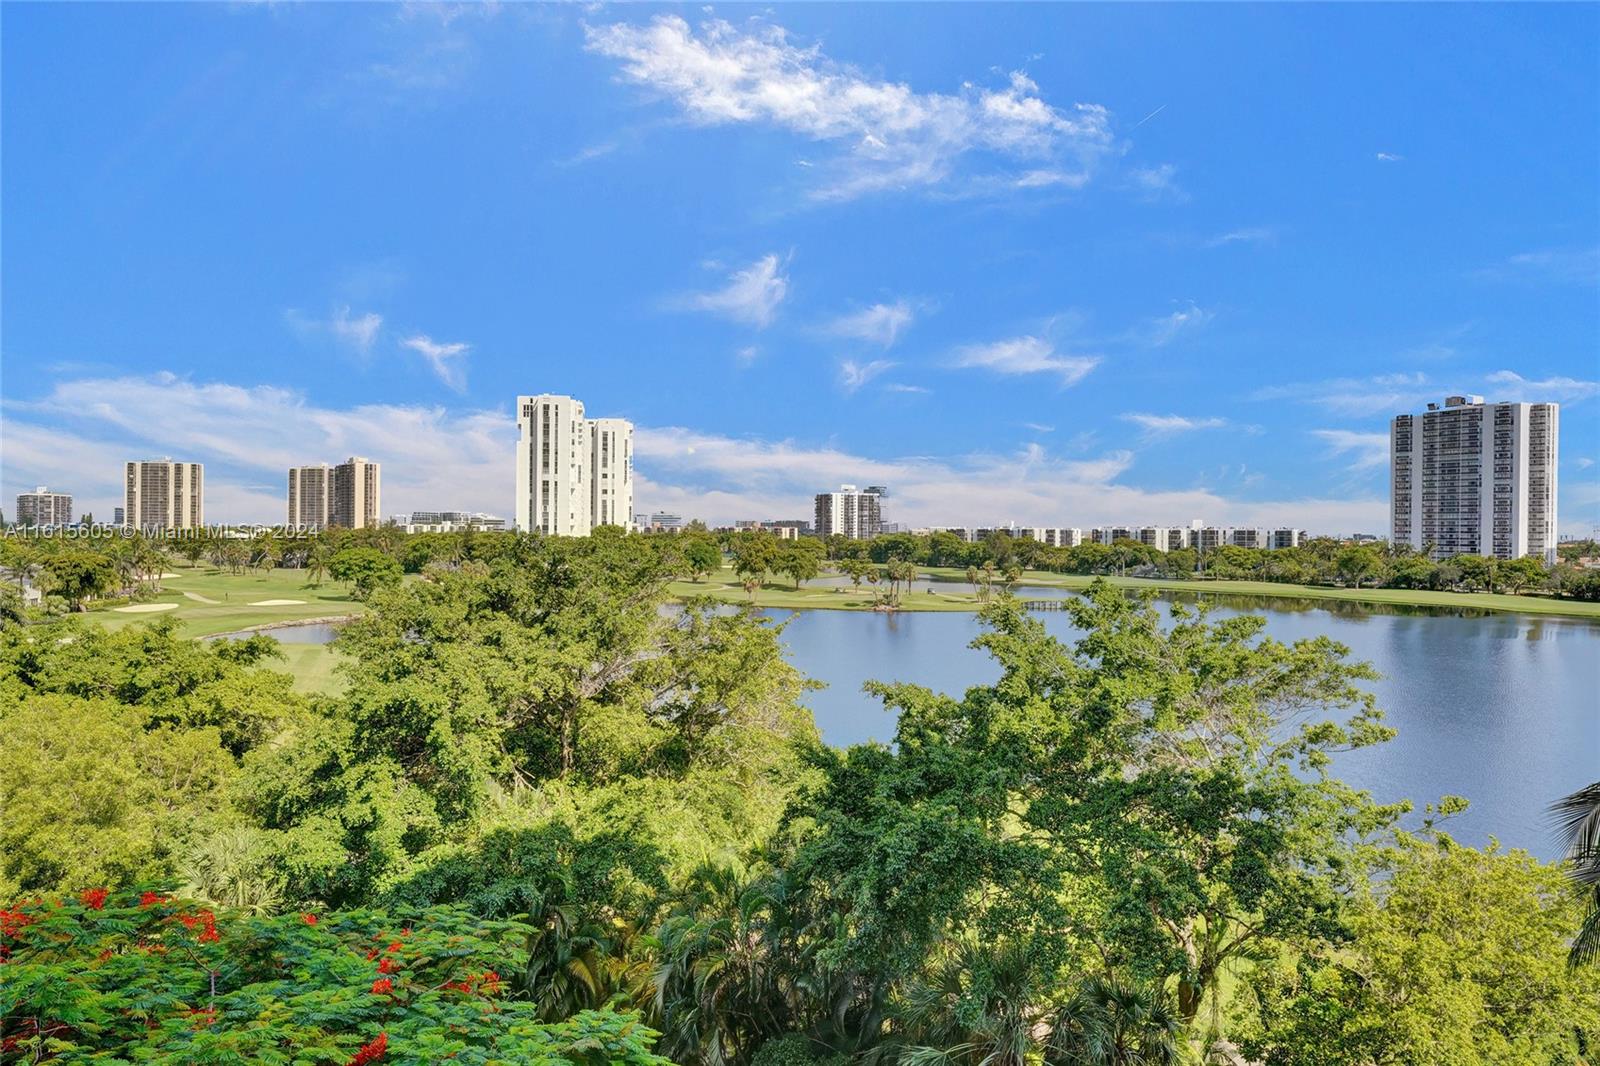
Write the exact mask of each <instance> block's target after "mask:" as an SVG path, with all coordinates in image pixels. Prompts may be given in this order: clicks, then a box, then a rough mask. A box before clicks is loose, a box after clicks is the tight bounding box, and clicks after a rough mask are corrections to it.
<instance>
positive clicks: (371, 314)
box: [284, 304, 383, 355]
mask: <svg viewBox="0 0 1600 1066" xmlns="http://www.w3.org/2000/svg"><path fill="white" fill-rule="evenodd" d="M284 318H286V319H287V320H288V322H289V325H290V326H291V327H292V328H293V329H294V330H295V332H297V333H300V334H301V335H303V336H309V335H313V334H323V335H326V336H330V337H332V338H333V339H334V340H336V341H338V342H339V343H340V344H343V345H344V346H346V347H348V348H351V349H353V350H354V351H356V352H359V353H360V354H362V355H365V354H367V353H368V352H370V351H371V350H372V342H373V341H375V340H377V339H378V331H379V330H381V329H382V328H383V316H382V315H380V314H378V313H377V312H375V311H368V312H366V313H364V314H359V315H358V314H354V313H352V312H351V310H350V307H349V305H348V304H346V305H345V306H343V307H338V308H335V309H334V312H333V314H331V315H329V316H328V317H327V318H325V319H318V318H309V317H307V316H306V315H303V314H301V313H300V312H299V311H296V310H294V309H293V308H290V309H289V310H288V311H285V312H284Z"/></svg>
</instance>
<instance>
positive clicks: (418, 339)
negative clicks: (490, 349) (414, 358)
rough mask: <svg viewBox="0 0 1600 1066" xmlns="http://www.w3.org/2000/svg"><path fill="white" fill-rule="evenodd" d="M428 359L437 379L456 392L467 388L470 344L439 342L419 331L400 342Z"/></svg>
mask: <svg viewBox="0 0 1600 1066" xmlns="http://www.w3.org/2000/svg"><path fill="white" fill-rule="evenodd" d="M400 343H401V344H403V345H405V346H406V347H407V348H410V349H411V350H412V351H414V352H416V353H417V354H418V355H420V356H422V358H424V359H426V360H427V361H428V365H429V366H431V367H433V372H434V373H435V374H437V375H439V380H440V381H442V382H444V383H445V384H446V385H448V386H449V387H450V388H452V389H454V390H456V391H457V392H465V391H466V388H467V369H466V366H465V363H466V355H467V352H468V351H470V350H471V348H472V346H471V345H470V344H467V343H466V342H464V341H455V342H453V343H449V344H441V343H439V342H438V341H435V340H434V339H433V338H432V337H429V336H428V335H426V334H423V333H419V334H417V335H416V336H414V337H407V338H406V339H405V340H403V341H401V342H400Z"/></svg>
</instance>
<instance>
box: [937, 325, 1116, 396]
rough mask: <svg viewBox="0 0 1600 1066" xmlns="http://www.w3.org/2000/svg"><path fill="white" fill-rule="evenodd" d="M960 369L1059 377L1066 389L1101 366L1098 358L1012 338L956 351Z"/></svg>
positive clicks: (1036, 339)
mask: <svg viewBox="0 0 1600 1066" xmlns="http://www.w3.org/2000/svg"><path fill="white" fill-rule="evenodd" d="M954 363H955V365H956V366H959V367H974V368H979V369H983V370H992V371H994V372H995V373H997V374H1056V375H1058V376H1059V377H1060V378H1061V383H1062V385H1076V384H1077V383H1078V382H1080V381H1082V380H1083V378H1084V376H1085V375H1087V374H1088V373H1089V371H1091V370H1093V369H1094V368H1095V367H1097V366H1099V365H1100V357H1099V356H1096V355H1062V354H1059V353H1058V352H1057V351H1056V349H1055V345H1053V344H1051V343H1050V342H1049V341H1047V340H1045V339H1043V338H1041V337H1034V336H1024V337H1012V338H1010V339H1008V340H1003V341H994V342H992V343H990V344H969V345H967V346H966V347H964V348H960V349H958V350H957V351H956V356H955V360H954Z"/></svg>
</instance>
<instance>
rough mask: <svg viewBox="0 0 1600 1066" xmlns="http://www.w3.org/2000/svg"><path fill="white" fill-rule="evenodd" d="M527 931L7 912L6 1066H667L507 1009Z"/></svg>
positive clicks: (401, 917) (382, 921) (75, 907)
mask: <svg viewBox="0 0 1600 1066" xmlns="http://www.w3.org/2000/svg"><path fill="white" fill-rule="evenodd" d="M528 933H529V930H528V928H527V927H526V926H524V925H522V924H520V923H517V922H511V921H488V920H484V919H480V918H475V917H473V916H471V915H469V914H468V913H466V912H465V911H463V910H461V909H458V908H449V907H440V908H432V909H429V910H424V911H417V912H414V913H407V914H385V913H381V912H377V911H333V912H325V913H320V914H311V913H306V914H288V915H282V916H277V917H249V916H244V915H235V914H230V913H226V912H214V911H212V910H210V909H207V908H204V907H200V906H198V905H194V904H191V903H187V902H185V901H183V900H179V899H173V898H171V897H169V896H167V895H165V894H162V893H159V892H155V891H148V890H145V891H141V890H138V889H134V890H129V891H114V892H108V891H106V890H105V889H99V888H96V889H90V890H86V891H84V892H83V893H81V894H80V895H78V896H77V897H65V898H60V899H56V898H36V899H30V900H25V901H22V902H19V903H17V904H14V905H11V906H7V907H5V908H0V1061H5V1062H48V1061H52V1060H60V1061H78V1060H82V1059H84V1058H88V1057H91V1056H100V1055H106V1054H107V1053H109V1054H110V1055H114V1056H115V1057H116V1059H117V1060H118V1061H122V1060H136V1061H139V1062H149V1063H160V1064H169V1066H178V1064H180V1063H183V1064H189V1063H221V1062H242V1061H248V1062H273V1061H294V1062H305V1063H331V1064H340V1066H344V1064H352V1063H358V1064H371V1063H379V1062H397V1063H398V1062H406V1063H431V1062H438V1061H442V1060H445V1059H448V1060H449V1061H451V1062H453V1063H488V1062H508V1061H509V1062H519V1063H521V1062H525V1063H545V1064H552V1066H554V1064H560V1063H572V1064H577V1066H590V1064H593V1066H601V1064H606V1066H610V1064H612V1063H621V1064H627V1066H666V1063H667V1060H665V1059H662V1058H660V1057H658V1056H656V1055H654V1054H652V1053H651V1051H650V1048H651V1046H652V1044H653V1042H654V1039H655V1036H656V1034H655V1033H654V1032H652V1031H651V1030H650V1029H648V1028H646V1027H645V1026H643V1025H642V1024H640V1023H639V1022H638V1021H637V1019H635V1018H632V1017H630V1016H627V1015H623V1014H618V1013H615V1012H612V1011H609V1010H601V1011H585V1012H583V1013H581V1014H577V1015H574V1016H573V1017H571V1018H569V1019H567V1020H566V1021H564V1022H559V1023H555V1024H549V1023H541V1022H539V1021H538V1019H537V1017H536V1015H535V1009H534V1005H533V1003H531V1002H530V1001H528V1000H526V999H520V998H508V997H507V995H506V994H505V990H504V987H503V985H502V983H501V981H500V978H499V976H498V971H499V970H502V969H510V968H511V967H513V966H515V965H516V962H515V960H516V952H517V950H518V948H519V947H523V946H524V945H525V941H526V938H527V936H528Z"/></svg>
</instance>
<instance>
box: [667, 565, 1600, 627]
mask: <svg viewBox="0 0 1600 1066" xmlns="http://www.w3.org/2000/svg"><path fill="white" fill-rule="evenodd" d="M722 575H727V578H726V580H722V579H721V578H722ZM920 575H921V576H922V577H924V578H931V579H933V580H934V581H935V582H945V581H948V582H952V583H955V584H961V585H965V584H966V576H965V572H964V571H959V570H956V569H954V568H951V567H927V568H926V569H924V570H921V571H920ZM1097 580H1102V581H1106V582H1108V583H1110V584H1111V585H1113V586H1115V587H1117V588H1121V589H1129V590H1134V591H1147V592H1152V593H1169V594H1170V593H1178V594H1188V595H1193V596H1196V597H1203V598H1215V599H1218V600H1226V599H1232V600H1240V599H1258V600H1264V601H1287V602H1293V601H1325V602H1327V603H1341V604H1346V605H1349V606H1352V607H1360V606H1368V607H1371V608H1374V609H1377V610H1382V609H1384V608H1401V609H1416V610H1420V611H1429V612H1447V613H1452V614H1465V615H1468V616H1471V615H1473V614H1479V613H1483V612H1492V613H1495V614H1515V615H1526V616H1529V617H1561V618H1578V619H1585V620H1589V621H1595V622H1600V603H1587V602H1584V601H1582V600H1560V599H1555V598H1551V597H1543V596H1512V595H1507V594H1504V593H1482V592H1438V591H1434V590H1431V589H1348V588H1334V587H1328V586H1320V585H1290V584H1279V583H1277V582H1270V581H1195V580H1185V579H1178V578H1135V577H1095V576H1085V575H1078V574H1053V573H1049V572H1046V571H1039V570H1029V571H1027V572H1026V573H1025V574H1024V575H1023V578H1022V580H1021V581H1020V582H1018V583H1017V585H1016V587H1015V588H1014V590H1013V591H1014V592H1015V593H1017V594H1018V596H1019V598H1022V599H1026V598H1027V596H1026V592H1027V590H1029V589H1051V590H1066V591H1072V592H1078V591H1082V590H1083V589H1086V588H1088V587H1089V586H1090V585H1091V584H1092V583H1093V582H1095V581H1097ZM672 592H673V595H674V596H676V597H677V598H678V599H679V600H688V599H694V598H696V597H702V596H703V597H708V598H710V599H713V600H717V601H719V602H724V603H737V604H748V605H751V606H754V607H758V608H777V609H788V610H802V611H803V610H824V611H857V612H871V611H873V608H874V604H873V599H872V597H873V593H872V591H871V589H870V586H866V585H863V586H862V587H861V588H859V589H857V588H855V587H854V586H851V587H845V586H831V587H828V586H819V585H815V584H813V585H811V586H805V585H802V587H801V588H799V589H794V588H792V587H784V586H782V585H776V584H769V585H763V586H762V587H761V589H760V590H758V591H757V593H756V595H755V596H754V597H753V598H752V597H751V596H750V595H749V594H748V593H747V592H745V590H744V588H743V586H742V585H741V584H739V583H738V581H737V580H736V579H734V578H733V577H732V575H731V573H730V572H729V571H727V570H724V571H722V573H721V574H719V575H718V576H717V577H714V578H710V579H707V580H705V581H700V582H693V581H678V582H674V583H673V585H672ZM998 592H999V589H998V588H996V593H997V594H998ZM981 607H983V602H982V601H980V600H979V599H978V598H977V597H976V596H974V595H972V594H971V593H943V592H910V593H906V594H905V595H904V596H903V597H902V602H901V606H900V608H899V613H926V612H939V611H968V612H971V611H976V610H979V609H980V608H981ZM877 613H885V612H877ZM889 613H894V612H889Z"/></svg>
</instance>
